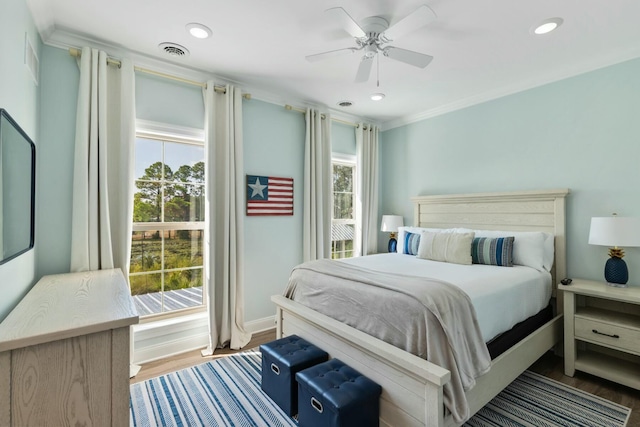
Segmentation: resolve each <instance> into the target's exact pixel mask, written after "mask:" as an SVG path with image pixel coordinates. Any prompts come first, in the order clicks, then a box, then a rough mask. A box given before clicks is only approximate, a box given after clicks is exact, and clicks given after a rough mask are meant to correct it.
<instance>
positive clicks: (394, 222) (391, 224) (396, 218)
mask: <svg viewBox="0 0 640 427" xmlns="http://www.w3.org/2000/svg"><path fill="white" fill-rule="evenodd" d="M403 225H404V219H403V218H402V217H401V216H400V215H382V226H381V227H380V231H386V232H388V233H391V234H390V235H389V246H388V250H389V252H395V251H396V247H397V245H398V241H397V240H396V233H397V232H398V227H402V226H403Z"/></svg>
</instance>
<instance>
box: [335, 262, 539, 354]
mask: <svg viewBox="0 0 640 427" xmlns="http://www.w3.org/2000/svg"><path fill="white" fill-rule="evenodd" d="M341 262H345V263H349V264H352V265H356V266H359V267H362V268H368V269H371V270H374V271H380V272H385V273H398V274H402V275H409V276H419V277H427V278H434V279H439V280H442V281H445V282H449V283H451V284H453V285H455V286H457V287H458V288H460V289H461V290H462V291H464V292H465V293H466V294H467V295H469V298H470V299H471V302H472V304H473V307H474V309H475V311H476V318H477V320H478V324H479V326H480V331H481V333H482V337H483V339H484V341H485V342H489V341H491V340H492V339H494V338H495V337H497V336H498V335H500V334H501V333H503V332H505V331H508V330H510V329H511V328H512V327H513V326H514V325H516V324H517V323H519V322H521V321H523V320H525V319H527V318H529V317H531V316H533V315H535V314H536V313H538V312H539V311H541V310H542V309H544V308H545V307H547V306H548V305H549V300H550V299H551V288H552V286H551V282H552V280H551V274H550V273H549V272H546V271H539V270H536V269H533V268H531V267H526V266H521V265H514V266H513V267H497V266H490V265H480V264H472V265H460V264H451V263H445V262H438V261H430V260H425V259H420V258H417V257H415V256H411V255H403V254H398V253H386V254H376V255H369V256H364V257H356V258H348V259H343V260H341Z"/></svg>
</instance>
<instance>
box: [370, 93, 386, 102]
mask: <svg viewBox="0 0 640 427" xmlns="http://www.w3.org/2000/svg"><path fill="white" fill-rule="evenodd" d="M382 99H384V93H374V94H373V95H371V100H372V101H380V100H382Z"/></svg>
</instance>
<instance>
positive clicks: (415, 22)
mask: <svg viewBox="0 0 640 427" xmlns="http://www.w3.org/2000/svg"><path fill="white" fill-rule="evenodd" d="M325 12H326V13H328V14H330V15H331V16H333V18H334V19H335V20H337V21H339V22H340V23H341V24H342V26H343V27H344V29H345V30H346V31H347V32H348V33H349V34H350V35H351V36H352V37H353V38H354V39H355V41H356V45H357V47H348V48H344V49H337V50H331V51H328V52H323V53H317V54H315V55H308V56H306V59H307V61H310V62H315V61H319V60H322V59H326V58H330V57H333V56H338V55H343V54H347V53H355V52H359V51H363V52H364V56H363V57H362V60H361V61H360V66H359V67H358V72H357V73H356V82H359V83H362V82H366V81H367V80H369V76H370V75H371V68H372V66H373V60H374V58H376V57H377V56H378V54H379V53H381V54H383V55H384V56H386V57H388V58H391V59H395V60H397V61H400V62H404V63H405V64H409V65H413V66H415V67H419V68H425V67H426V66H427V65H429V63H430V62H431V60H432V59H433V56H430V55H425V54H424V53H419V52H414V51H412V50H407V49H401V48H399V47H395V46H388V45H387V43H390V42H392V41H394V40H396V39H398V38H400V37H402V36H403V35H405V34H407V33H410V32H412V31H415V30H417V29H418V28H421V27H424V26H425V25H427V24H429V23H430V22H432V21H433V20H435V19H436V14H435V12H434V11H433V10H432V9H431V8H430V7H429V6H427V5H422V6H420V7H419V8H418V9H417V10H416V11H415V12H413V13H411V14H409V15H407V16H405V17H404V18H403V19H402V20H400V21H398V22H397V23H396V24H394V25H392V26H391V27H389V23H388V22H387V20H386V19H384V18H381V17H379V16H371V17H369V18H365V19H363V21H362V25H359V24H358V23H357V22H356V21H355V20H354V19H353V18H352V17H351V16H350V15H349V14H348V13H347V11H346V10H344V9H343V8H341V7H334V8H331V9H327V10H326V11H325Z"/></svg>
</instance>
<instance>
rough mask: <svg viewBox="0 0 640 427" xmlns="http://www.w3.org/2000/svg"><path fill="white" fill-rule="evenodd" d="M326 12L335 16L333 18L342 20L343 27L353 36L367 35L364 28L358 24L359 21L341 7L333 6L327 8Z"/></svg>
mask: <svg viewBox="0 0 640 427" xmlns="http://www.w3.org/2000/svg"><path fill="white" fill-rule="evenodd" d="M325 13H327V14H329V15H331V16H333V19H335V20H337V21H339V22H340V24H341V25H342V28H344V29H345V31H346V32H347V33H349V34H351V36H352V37H355V38H357V39H359V38H362V37H366V34H365V32H364V30H363V29H362V28H361V27H360V25H358V23H357V22H356V21H355V20H354V19H353V18H352V17H351V15H349V14H348V13H347V11H346V10H344V9H343V8H341V7H332V8H331V9H327V10H326V11H325Z"/></svg>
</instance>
